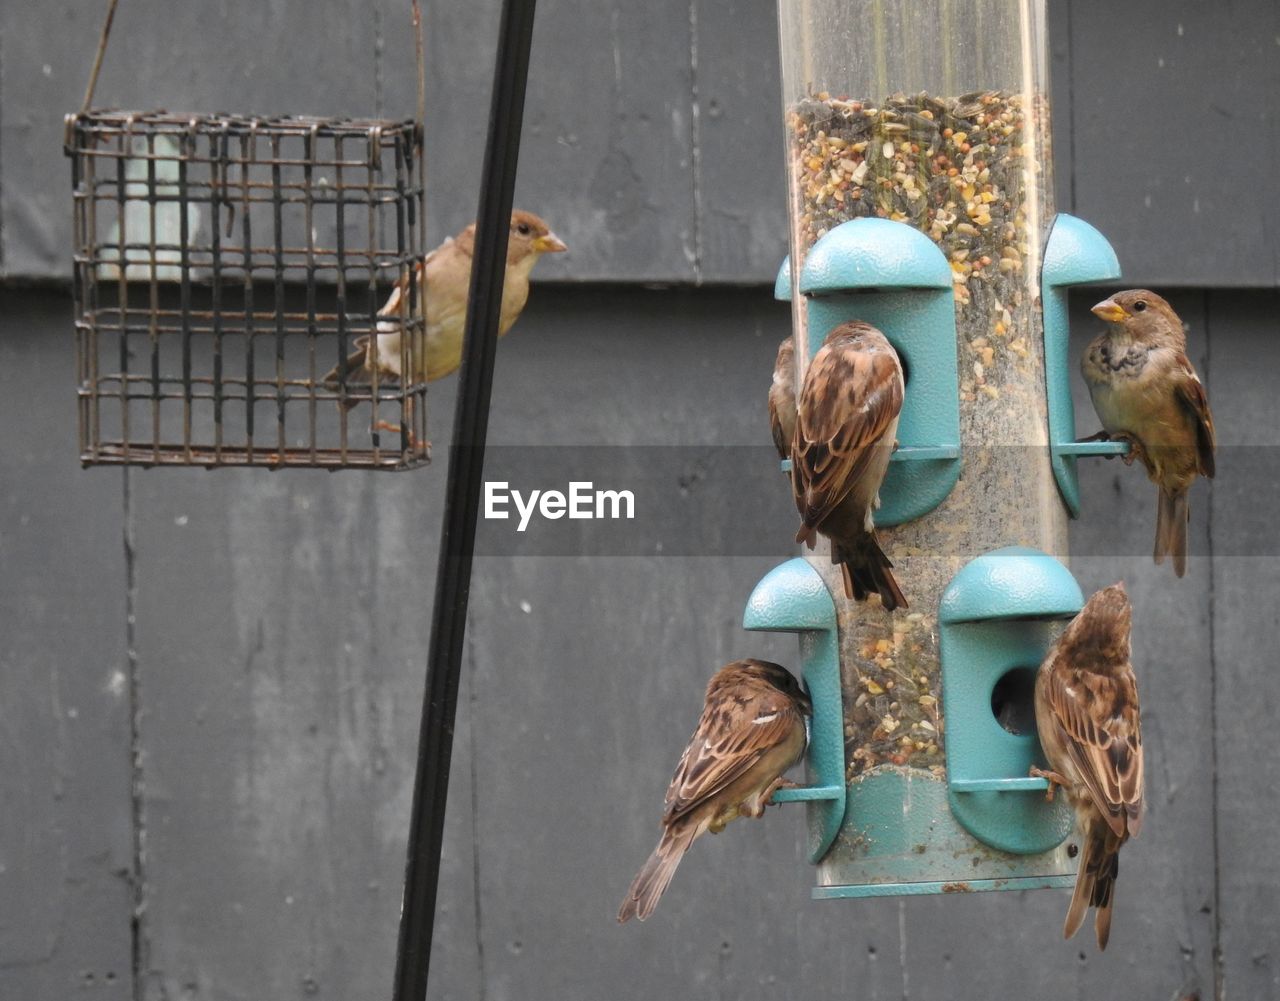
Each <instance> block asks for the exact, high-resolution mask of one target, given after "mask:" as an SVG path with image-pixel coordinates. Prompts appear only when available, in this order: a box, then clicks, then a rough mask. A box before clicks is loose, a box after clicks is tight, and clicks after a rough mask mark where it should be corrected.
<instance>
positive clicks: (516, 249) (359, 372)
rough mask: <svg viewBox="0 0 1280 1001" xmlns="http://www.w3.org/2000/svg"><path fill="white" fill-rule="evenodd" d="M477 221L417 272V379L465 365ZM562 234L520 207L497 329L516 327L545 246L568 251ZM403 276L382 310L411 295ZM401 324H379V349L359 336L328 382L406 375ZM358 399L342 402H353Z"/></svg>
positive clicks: (392, 309)
mask: <svg viewBox="0 0 1280 1001" xmlns="http://www.w3.org/2000/svg"><path fill="white" fill-rule="evenodd" d="M475 242H476V227H475V224H474V223H472V224H471V225H470V226H468V227H467V228H466V229H464V230H463V231H462V232H461V233H459V234H458V235H457V236H456V237H450V238H449V239H447V240H445V242H444V243H442V244H440V246H438V247H437V248H436V249H435V250H433V251H431V253H429V254H428V255H427V257H426V259H425V261H424V262H423V263H422V264H420V265H419V266H418V267H417V269H416V271H415V273H416V274H417V276H418V280H419V285H418V296H417V301H416V308H417V309H419V310H420V309H422V304H423V303H424V302H425V303H426V338H425V343H423V344H418V343H415V344H412V345H411V346H410V350H409V363H410V367H411V371H410V381H411V382H424V381H425V382H433V381H435V380H436V379H441V378H443V377H444V376H446V375H449V374H450V373H452V372H454V371H456V370H457V368H458V366H459V365H461V364H462V337H463V331H464V329H465V326H466V319H467V293H468V291H469V289H470V284H471V256H472V253H473V252H474V250H475ZM567 249H568V248H567V247H565V245H564V243H563V242H561V240H560V239H559V237H557V236H556V235H555V234H554V233H552V232H551V230H550V228H549V227H548V226H547V224H546V223H545V222H543V221H542V220H541V219H539V218H538V217H537V216H536V215H534V214H533V213H532V212H523V211H518V210H517V211H516V212H515V213H513V214H512V216H511V235H510V236H509V238H508V242H507V266H506V273H505V276H504V280H503V286H502V311H501V314H500V317H499V322H498V336H499V337H501V336H502V335H504V334H505V333H506V332H507V331H508V330H510V329H511V326H512V324H514V323H515V322H516V320H517V319H518V318H519V316H520V311H521V310H523V309H524V304H525V302H526V301H527V300H528V298H529V272H530V271H532V270H533V266H534V265H535V264H536V263H537V262H538V258H540V257H541V256H542V255H543V254H544V253H558V252H560V251H563V250H567ZM407 291H408V290H407V287H406V283H405V282H404V281H403V280H401V281H400V282H397V283H396V286H395V288H393V289H392V290H391V295H390V296H389V297H388V298H387V301H386V303H385V304H384V305H383V307H382V309H380V310H379V311H378V315H379V316H395V315H398V314H399V312H400V310H401V308H402V299H403V298H404V296H405V295H406V294H407ZM400 339H401V338H400V326H399V324H394V323H391V322H389V321H383V322H380V323H379V324H378V335H377V339H376V343H375V345H374V350H373V351H372V352H370V351H369V338H368V336H364V337H357V338H356V340H355V341H354V346H355V351H353V352H352V353H351V354H350V355H349V356H348V357H347V359H346V361H345V362H344V363H343V364H342V365H340V366H336V367H335V368H333V369H332V370H331V371H330V372H328V373H327V374H326V375H325V377H324V380H323V382H324V385H325V388H327V389H337V388H338V386H339V379H340V377H341V376H342V375H345V376H346V383H347V385H348V386H352V385H358V384H362V383H368V382H370V381H372V378H373V372H374V371H375V370H376V371H377V373H378V377H379V379H390V380H393V381H396V382H399V381H400V378H401V375H402V373H401V371H400V369H401V343H400ZM359 402H360V399H359V398H352V399H347V400H344V401H343V405H344V406H345V407H347V408H348V409H349V408H351V407H354V406H355V405H356V404H357V403H359Z"/></svg>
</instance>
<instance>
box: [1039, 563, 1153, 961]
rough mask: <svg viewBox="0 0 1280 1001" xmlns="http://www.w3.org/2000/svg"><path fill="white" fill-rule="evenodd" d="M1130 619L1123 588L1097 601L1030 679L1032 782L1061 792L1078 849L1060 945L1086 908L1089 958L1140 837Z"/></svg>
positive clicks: (1106, 591)
mask: <svg viewBox="0 0 1280 1001" xmlns="http://www.w3.org/2000/svg"><path fill="white" fill-rule="evenodd" d="M1132 617H1133V609H1132V607H1131V606H1130V604H1129V596H1128V595H1127V594H1125V590H1124V585H1123V584H1112V585H1111V586H1110V587H1107V588H1103V589H1102V590H1101V591H1099V592H1097V593H1096V594H1095V595H1094V596H1093V597H1091V598H1090V599H1089V601H1088V602H1087V603H1086V604H1085V606H1084V608H1083V609H1081V611H1080V614H1079V615H1077V616H1076V617H1075V618H1074V619H1072V620H1071V623H1070V624H1069V625H1068V626H1067V628H1066V630H1065V631H1064V632H1063V634H1062V635H1061V636H1060V637H1059V638H1058V641H1057V642H1056V643H1055V644H1054V645H1053V647H1052V648H1051V649H1050V650H1049V653H1048V655H1047V656H1046V657H1045V659H1044V663H1042V664H1041V665H1040V671H1039V673H1038V674H1037V675H1036V694H1035V705H1036V728H1037V729H1038V730H1039V733H1040V744H1041V746H1042V747H1043V748H1044V754H1045V758H1046V759H1048V763H1049V769H1048V770H1047V771H1046V770H1042V769H1039V768H1034V767H1033V768H1032V769H1031V774H1032V775H1039V776H1042V777H1043V778H1046V779H1048V780H1049V792H1048V795H1047V798H1048V799H1050V800H1052V799H1053V793H1054V789H1055V787H1056V786H1059V785H1060V786H1062V787H1063V789H1065V790H1066V794H1067V799H1068V800H1069V801H1070V802H1071V805H1072V807H1074V808H1075V813H1076V826H1077V828H1078V830H1079V832H1080V835H1081V837H1082V839H1083V848H1082V849H1081V851H1080V867H1079V871H1078V872H1077V874H1076V889H1075V893H1074V894H1072V897H1071V906H1070V907H1069V908H1067V920H1066V923H1065V925H1064V926H1063V929H1062V931H1063V935H1064V936H1065V937H1066V938H1070V937H1071V936H1072V935H1074V934H1075V933H1076V932H1077V931H1078V930H1079V929H1080V925H1081V924H1082V923H1083V922H1084V918H1085V913H1086V912H1087V911H1088V909H1089V908H1090V907H1094V908H1096V909H1097V910H1096V912H1095V914H1094V931H1095V932H1096V934H1097V937H1098V948H1099V949H1105V948H1106V947H1107V939H1108V938H1109V937H1110V935H1111V909H1112V907H1113V906H1114V905H1115V893H1116V887H1115V884H1116V873H1117V872H1118V871H1119V858H1120V848H1121V846H1122V845H1123V844H1124V843H1125V842H1126V841H1128V840H1129V839H1130V838H1132V837H1137V835H1138V832H1139V831H1140V830H1141V829H1142V817H1143V809H1144V806H1143V794H1142V785H1143V780H1142V727H1141V718H1140V712H1139V708H1138V683H1137V679H1136V678H1135V677H1134V674H1133V667H1132V666H1131V665H1130V663H1129V625H1130V622H1131V620H1132Z"/></svg>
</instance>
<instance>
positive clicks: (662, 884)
mask: <svg viewBox="0 0 1280 1001" xmlns="http://www.w3.org/2000/svg"><path fill="white" fill-rule="evenodd" d="M812 714H813V704H812V703H811V702H810V701H809V696H808V695H806V694H805V692H804V690H803V689H802V688H801V687H800V684H799V682H797V681H796V679H795V678H794V677H792V675H791V672H789V671H788V670H787V669H786V668H785V667H782V666H781V665H779V664H774V663H771V662H770V661H767V660H735V661H734V662H733V663H732V664H726V665H725V666H724V667H722V668H720V670H719V671H717V672H716V673H715V674H714V675H713V676H712V678H711V680H710V681H709V682H708V683H707V695H706V700H705V702H704V704H703V707H702V717H701V718H700V719H699V720H698V728H697V729H696V730H695V731H694V732H693V736H692V737H691V738H690V739H689V746H688V747H687V748H685V752H684V754H683V755H682V756H681V758H680V764H679V765H677V766H676V772H675V775H673V776H672V778H671V785H670V786H668V787H667V798H666V801H665V803H664V805H663V811H662V837H661V839H660V840H659V841H658V846H657V847H656V848H655V849H654V850H653V854H652V855H650V856H649V860H648V861H647V862H645V864H644V865H643V866H642V867H641V869H640V871H639V872H638V873H636V878H635V879H634V880H632V881H631V888H630V889H629V890H628V891H627V895H626V897H625V898H624V899H623V901H622V906H621V907H620V908H619V909H618V922H619V923H620V924H621V923H623V922H625V921H628V920H630V919H631V918H633V917H634V918H639V919H640V920H641V921H643V920H644V919H645V918H647V917H648V916H649V915H650V914H652V913H653V909H654V908H655V907H656V906H657V905H658V900H659V899H660V898H661V897H662V894H663V893H664V892H666V889H667V886H668V885H670V883H671V877H672V876H673V875H674V874H675V871H676V867H677V866H678V865H679V864H680V860H681V859H682V858H683V857H684V853H685V852H687V851H688V850H689V847H690V846H691V845H692V844H693V843H694V841H696V840H697V839H698V838H700V837H701V836H702V835H703V834H705V833H706V832H707V831H710V832H711V833H712V834H719V833H720V832H721V831H722V830H724V828H725V825H726V824H728V823H729V821H731V820H733V819H734V818H736V817H739V816H743V815H746V816H749V817H761V816H764V808H765V806H766V805H767V804H768V802H769V798H770V797H771V796H772V795H773V794H774V792H775V791H776V790H777V789H780V788H782V787H783V786H785V785H790V784H791V783H789V782H787V781H786V780H785V779H784V778H783V777H782V775H783V773H784V772H785V771H786V770H787V769H788V768H790V767H791V766H792V765H794V764H795V763H796V762H797V761H799V760H800V757H801V755H803V754H804V748H805V743H806V741H807V726H806V722H805V718H806V717H807V716H810V715H812Z"/></svg>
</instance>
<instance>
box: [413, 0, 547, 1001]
mask: <svg viewBox="0 0 1280 1001" xmlns="http://www.w3.org/2000/svg"><path fill="white" fill-rule="evenodd" d="M533 9H534V0H504V2H503V5H502V20H501V23H500V26H499V31H498V55H497V65H496V66H495V68H494V75H493V99H492V103H491V104H490V107H489V138H488V144H487V146H486V147H485V155H484V165H483V167H482V170H481V176H480V207H479V211H478V214H477V217H476V246H475V259H474V263H473V264H472V270H471V287H470V291H469V293H468V295H467V325H466V334H465V340H464V341H463V346H462V371H461V373H460V376H459V386H458V402H457V407H456V409H455V411H454V418H453V445H452V448H451V449H450V454H449V477H448V480H447V485H446V491H445V508H444V523H443V526H442V528H441V532H440V562H439V564H438V566H437V570H436V594H435V606H434V608H433V609H432V615H431V645H430V649H429V652H428V654H427V688H426V693H425V695H424V697H423V706H422V725H421V730H420V732H419V736H418V768H417V774H416V776H415V779H414V785H413V809H412V813H411V816H410V820H409V851H408V861H407V863H406V865H405V886H404V903H403V910H402V912H401V915H400V940H399V944H398V948H397V950H396V979H395V987H394V990H395V993H394V995H393V997H394V1001H423V999H424V998H425V997H426V995H427V969H428V966H429V963H430V960H431V935H432V931H433V928H434V924H435V911H436V889H437V885H438V883H439V881H440V849H441V844H442V842H443V840H444V813H445V800H446V798H447V796H448V793H449V762H450V758H451V756H452V753H453V724H454V717H455V715H456V712H457V707H458V676H459V673H460V670H461V666H462V644H463V637H464V635H465V632H466V622H467V600H468V598H469V596H470V590H471V563H472V553H473V550H474V548H475V537H476V517H477V513H478V511H479V508H480V491H481V487H482V483H481V476H482V474H483V471H484V446H485V438H486V435H487V434H488V429H489V397H490V392H491V390H492V386H493V361H494V356H495V354H496V353H497V347H498V317H499V314H500V311H501V308H502V279H503V273H504V271H505V266H506V258H507V236H508V233H509V230H510V227H511V202H512V198H513V196H514V190H515V181H516V161H517V159H518V156H519V152H520V126H521V120H522V118H523V115H524V89H525V79H526V77H527V76H528V72H529V49H530V44H531V41H532V38H533ZM428 294H429V293H428Z"/></svg>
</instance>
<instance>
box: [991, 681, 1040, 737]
mask: <svg viewBox="0 0 1280 1001" xmlns="http://www.w3.org/2000/svg"><path fill="white" fill-rule="evenodd" d="M1035 694H1036V670H1035V668H1032V667H1015V668H1013V669H1011V670H1009V671H1006V672H1005V673H1004V674H1002V675H1001V676H1000V679H999V680H998V681H997V682H996V683H995V687H994V688H992V689H991V715H992V716H994V717H995V719H996V722H997V723H999V724H1000V726H1001V728H1002V729H1004V730H1006V731H1007V732H1009V733H1011V734H1013V735H1014V736H1018V737H1021V736H1025V735H1029V734H1034V733H1035V732H1036V706H1035Z"/></svg>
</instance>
